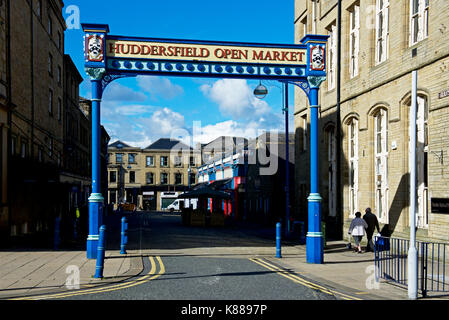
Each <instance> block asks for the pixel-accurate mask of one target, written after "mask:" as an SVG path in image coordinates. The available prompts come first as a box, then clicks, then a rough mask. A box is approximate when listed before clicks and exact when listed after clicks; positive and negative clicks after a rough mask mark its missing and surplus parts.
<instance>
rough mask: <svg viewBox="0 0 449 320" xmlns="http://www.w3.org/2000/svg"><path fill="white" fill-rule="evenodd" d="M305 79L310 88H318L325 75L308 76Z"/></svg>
mask: <svg viewBox="0 0 449 320" xmlns="http://www.w3.org/2000/svg"><path fill="white" fill-rule="evenodd" d="M307 80H308V82H309V86H310V88H311V89H318V88H319V87H320V86H321V84H322V83H323V82H324V81H325V80H326V77H317V76H308V77H307Z"/></svg>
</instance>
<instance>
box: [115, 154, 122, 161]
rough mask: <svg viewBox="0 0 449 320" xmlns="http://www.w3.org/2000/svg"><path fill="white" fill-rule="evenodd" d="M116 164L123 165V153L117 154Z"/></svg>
mask: <svg viewBox="0 0 449 320" xmlns="http://www.w3.org/2000/svg"><path fill="white" fill-rule="evenodd" d="M115 163H123V154H122V153H117V154H116V155H115Z"/></svg>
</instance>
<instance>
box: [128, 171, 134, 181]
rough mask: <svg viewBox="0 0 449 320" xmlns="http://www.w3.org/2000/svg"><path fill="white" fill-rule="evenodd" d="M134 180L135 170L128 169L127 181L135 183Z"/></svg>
mask: <svg viewBox="0 0 449 320" xmlns="http://www.w3.org/2000/svg"><path fill="white" fill-rule="evenodd" d="M135 182H136V172H135V171H130V172H129V183H135Z"/></svg>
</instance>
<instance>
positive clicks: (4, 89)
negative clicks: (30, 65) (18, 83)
mask: <svg viewBox="0 0 449 320" xmlns="http://www.w3.org/2000/svg"><path fill="white" fill-rule="evenodd" d="M8 16H9V14H8V8H7V3H6V2H5V1H3V2H2V3H0V163H1V166H0V167H1V169H0V234H1V235H6V234H8V217H9V211H8V206H7V203H8V189H7V188H8V170H7V168H8V109H9V104H10V103H9V93H8V91H9V87H10V86H9V84H8V81H9V76H8V65H9V62H8V54H7V53H8V50H7V43H8V42H7V35H8V33H7V31H8V28H9V20H8V19H7V18H8ZM2 238H3V237H2V236H0V241H2V242H3V239H2Z"/></svg>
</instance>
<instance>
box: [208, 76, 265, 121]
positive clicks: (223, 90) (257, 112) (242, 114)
mask: <svg viewBox="0 0 449 320" xmlns="http://www.w3.org/2000/svg"><path fill="white" fill-rule="evenodd" d="M200 90H201V92H202V93H203V94H204V95H205V96H206V97H208V98H209V99H211V100H212V101H214V102H215V103H217V104H218V107H219V109H220V112H221V113H222V114H223V115H224V116H230V117H232V118H233V119H242V118H244V119H250V118H254V117H260V116H263V115H266V114H267V113H269V112H270V111H271V109H270V107H269V105H268V104H267V103H266V102H265V101H262V100H259V99H257V98H256V97H255V96H254V94H253V90H252V89H251V88H250V87H249V86H248V83H247V81H246V80H236V79H222V80H218V81H216V82H215V83H214V84H213V85H209V84H204V85H202V86H200Z"/></svg>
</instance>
